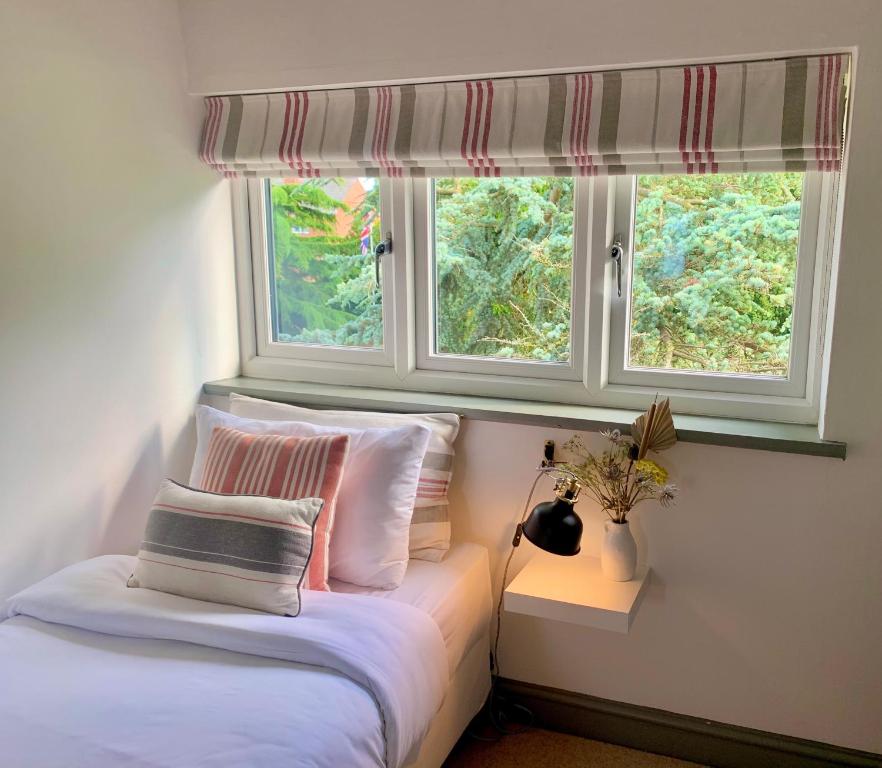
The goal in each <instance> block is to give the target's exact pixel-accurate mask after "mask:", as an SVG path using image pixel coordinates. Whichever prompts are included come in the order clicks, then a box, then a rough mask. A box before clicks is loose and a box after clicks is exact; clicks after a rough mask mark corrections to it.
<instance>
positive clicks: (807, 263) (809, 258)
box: [609, 172, 829, 397]
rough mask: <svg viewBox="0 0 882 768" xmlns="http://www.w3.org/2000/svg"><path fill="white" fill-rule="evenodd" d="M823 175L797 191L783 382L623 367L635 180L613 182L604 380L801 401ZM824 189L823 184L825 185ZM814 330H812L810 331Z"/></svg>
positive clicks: (809, 179)
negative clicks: (612, 270) (614, 245)
mask: <svg viewBox="0 0 882 768" xmlns="http://www.w3.org/2000/svg"><path fill="white" fill-rule="evenodd" d="M822 178H829V176H827V175H826V174H820V173H817V172H813V173H807V174H806V175H805V180H804V184H803V190H802V204H801V208H800V223H799V242H798V253H797V259H796V281H795V285H794V291H793V323H792V332H791V343H790V366H789V373H788V376H786V377H771V376H763V375H759V374H738V373H714V372H706V371H672V370H658V369H646V368H629V367H628V366H627V365H626V364H625V360H626V358H627V349H628V342H629V328H630V315H631V278H632V276H633V275H632V270H631V266H632V256H633V242H632V237H633V234H634V225H635V214H636V205H635V203H636V200H635V197H636V183H637V178H636V177H635V176H629V177H627V178H623V179H618V180H617V184H616V192H615V197H616V204H615V225H614V229H615V232H616V234H621V236H622V246H623V249H624V255H623V257H622V296H621V299H619V298H618V297H617V296H614V297H613V299H612V301H611V312H612V317H611V325H610V353H609V381H610V382H611V383H614V384H626V385H627V384H631V385H634V386H644V387H645V386H649V387H658V386H662V387H665V388H673V389H688V390H701V391H707V392H722V393H731V394H747V395H773V396H780V397H804V396H805V394H806V385H807V378H808V371H809V367H810V366H809V358H810V354H809V352H810V348H811V347H810V341H811V332H812V330H813V329H812V317H813V315H814V314H815V313H814V312H813V309H814V307H815V305H814V302H813V284H814V279H815V274H816V273H817V269H818V262H817V260H818V256H819V254H818V247H817V245H818V240H817V235H818V222H819V211H820V206H821V199H822V192H823V182H822ZM827 186H829V185H827ZM814 330H817V329H814Z"/></svg>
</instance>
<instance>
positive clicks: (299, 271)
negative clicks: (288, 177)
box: [270, 179, 383, 347]
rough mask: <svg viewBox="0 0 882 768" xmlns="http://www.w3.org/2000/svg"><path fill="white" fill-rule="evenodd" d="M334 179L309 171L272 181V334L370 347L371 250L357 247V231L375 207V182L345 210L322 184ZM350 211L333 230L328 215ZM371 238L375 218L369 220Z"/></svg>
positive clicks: (375, 328)
mask: <svg viewBox="0 0 882 768" xmlns="http://www.w3.org/2000/svg"><path fill="white" fill-rule="evenodd" d="M339 183H340V182H334V181H328V180H324V179H321V180H320V179H310V180H308V181H305V182H302V183H294V184H276V183H274V184H272V185H271V187H270V189H271V195H272V208H273V245H274V270H275V273H274V277H275V313H276V322H277V327H278V333H277V337H278V340H279V341H299V342H306V343H312V344H325V345H338V346H360V347H377V346H381V345H382V343H383V323H382V310H381V294H380V291H379V290H377V289H376V286H375V284H374V261H373V254H372V253H368V254H367V255H362V253H361V248H360V239H359V235H360V233H361V229H362V227H363V226H364V224H365V222H366V221H367V220H368V217H369V216H371V215H373V214H374V213H375V212H376V211H378V210H379V185H376V184H375V185H374V186H373V188H372V189H371V190H370V191H369V192H368V193H367V194H366V195H365V197H364V199H363V200H362V201H361V202H360V204H359V205H358V207H357V208H356V209H355V210H352V211H350V210H349V209H348V208H347V206H346V205H344V204H343V203H341V202H339V201H338V200H337V199H335V198H334V197H333V196H332V195H331V194H329V192H328V187H329V185H330V184H337V185H338V186H339ZM337 210H340V211H342V212H344V213H350V214H352V223H351V226H350V227H349V231H348V232H346V233H345V234H343V235H340V234H336V233H335V230H336V223H337V219H336V215H335V212H336V211H337ZM371 227H372V232H373V233H374V241H375V242H376V239H377V236H378V233H379V228H380V221H379V217H377V216H375V217H374V219H373V223H372V225H371Z"/></svg>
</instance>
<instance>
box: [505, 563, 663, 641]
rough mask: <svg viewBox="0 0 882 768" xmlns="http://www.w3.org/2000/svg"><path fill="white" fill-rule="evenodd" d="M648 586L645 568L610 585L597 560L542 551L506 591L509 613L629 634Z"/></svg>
mask: <svg viewBox="0 0 882 768" xmlns="http://www.w3.org/2000/svg"><path fill="white" fill-rule="evenodd" d="M648 583H649V569H648V568H646V567H639V568H638V569H637V573H636V574H635V575H634V578H633V579H632V580H631V581H624V582H618V581H609V580H608V579H605V578H604V577H603V574H602V573H601V571H600V560H599V559H598V558H596V557H588V556H587V555H576V556H575V557H559V556H557V555H552V554H549V553H548V552H543V551H541V550H540V551H537V552H536V554H535V555H534V556H533V558H532V559H531V560H530V562H529V563H527V565H526V566H524V568H523V570H522V571H521V572H520V573H519V574H518V575H517V576H516V577H515V578H514V579H513V580H512V582H511V584H509V585H508V588H507V589H506V590H505V610H506V611H510V612H512V613H523V614H526V615H528V616H538V617H539V618H542V619H551V620H552V621H565V622H568V623H570V624H581V625H582V626H585V627H595V628H596V629H608V630H610V631H612V632H620V633H622V634H626V633H627V632H628V630H629V629H630V627H631V621H632V620H633V618H634V614H635V613H636V612H637V607H638V606H639V605H640V600H641V598H642V597H643V594H644V592H645V591H646V585H647V584H648Z"/></svg>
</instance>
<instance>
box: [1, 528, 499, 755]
mask: <svg viewBox="0 0 882 768" xmlns="http://www.w3.org/2000/svg"><path fill="white" fill-rule="evenodd" d="M132 562H133V558H129V557H126V556H120V555H115V556H105V557H102V558H96V559H94V560H91V561H86V562H85V563H80V564H77V565H75V566H71V568H69V569H65V570H64V571H61V572H59V574H56V575H54V576H52V577H50V578H49V579H47V580H44V581H43V582H40V583H39V584H37V585H35V586H34V587H31V588H30V589H28V590H25V591H24V592H22V593H19V595H17V596H15V597H13V598H10V600H9V601H7V603H6V605H5V608H4V609H3V611H2V613H0V619H2V618H3V617H5V620H2V621H0V681H2V686H3V695H2V696H0V752H2V756H3V757H2V763H3V765H8V766H11V767H12V766H15V767H16V768H18V767H19V766H22V767H24V766H27V767H30V766H34V767H35V768H37V767H39V768H44V767H45V768H52V767H54V766H65V767H66V768H69V767H71V766H89V768H109V767H110V766H114V768H116V767H121V766H138V767H139V768H141V767H143V768H147V767H150V768H159V767H162V768H165V767H166V766H176V767H179V768H185V767H186V768H195V767H197V766H198V767H199V768H202V767H203V766H211V767H214V766H255V767H258V766H259V767H263V766H272V768H280V767H281V766H315V767H316V768H319V767H323V766H328V767H333V768H338V767H341V766H352V768H360V767H361V766H390V767H391V768H401V767H402V766H406V768H416V767H417V766H419V768H424V767H425V768H428V767H429V766H433V767H434V768H437V766H440V765H441V763H442V762H443V761H444V759H445V757H446V756H447V754H448V752H449V751H450V749H451V747H452V746H453V745H454V743H455V742H456V740H457V739H458V738H459V736H460V735H461V734H462V732H463V730H464V729H465V727H466V725H467V724H468V722H469V720H470V719H471V718H472V717H473V716H474V715H475V714H476V713H477V712H478V710H479V709H480V707H481V705H482V704H483V702H484V700H485V698H486V695H487V693H488V691H489V685H490V677H489V663H488V658H489V635H488V625H489V618H490V613H491V595H490V579H489V569H488V560H487V552H486V550H484V549H483V548H482V547H480V546H477V545H473V544H459V545H455V546H454V547H452V548H451V550H450V552H449V554H448V556H447V557H446V558H445V559H444V560H443V561H442V562H440V563H431V562H426V561H416V560H414V561H411V563H410V565H409V567H408V571H407V574H406V576H405V579H404V582H403V584H402V585H401V587H399V588H398V589H395V590H391V591H385V592H384V591H379V590H368V589H364V588H360V587H354V586H352V585H349V584H343V583H338V582H334V583H332V590H333V591H332V592H331V593H320V592H315V593H305V594H304V598H303V609H302V613H301V615H300V616H299V617H297V618H293V619H292V618H288V617H280V616H269V615H266V614H260V613H257V612H254V611H247V610H243V609H237V608H233V607H230V606H223V605H216V604H212V603H203V602H201V601H196V600H190V599H188V598H183V597H177V596H175V595H168V594H165V593H161V592H154V591H152V590H145V589H126V588H125V587H124V583H125V578H126V577H127V576H128V574H129V572H130V571H131V567H132Z"/></svg>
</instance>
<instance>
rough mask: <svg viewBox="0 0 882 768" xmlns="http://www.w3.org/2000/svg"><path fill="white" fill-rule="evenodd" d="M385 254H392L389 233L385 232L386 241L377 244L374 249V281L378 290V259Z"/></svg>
mask: <svg viewBox="0 0 882 768" xmlns="http://www.w3.org/2000/svg"><path fill="white" fill-rule="evenodd" d="M387 253H392V233H391V232H387V233H386V239H385V240H383V241H382V242H379V243H377V247H376V248H374V279H375V280H376V283H377V287H378V288H379V286H380V257H381V256H385V255H386V254H387Z"/></svg>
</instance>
